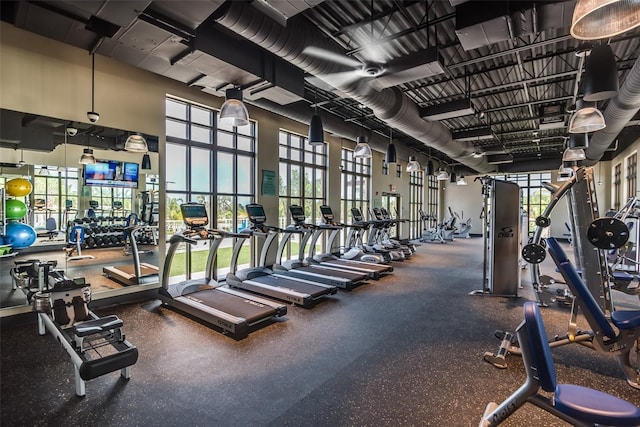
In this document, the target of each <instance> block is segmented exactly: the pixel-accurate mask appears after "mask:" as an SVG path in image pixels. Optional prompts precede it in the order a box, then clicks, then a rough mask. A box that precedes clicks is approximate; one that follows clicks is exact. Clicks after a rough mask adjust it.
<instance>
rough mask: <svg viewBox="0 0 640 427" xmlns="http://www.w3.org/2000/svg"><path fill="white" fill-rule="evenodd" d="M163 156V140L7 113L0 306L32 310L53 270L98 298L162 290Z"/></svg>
mask: <svg viewBox="0 0 640 427" xmlns="http://www.w3.org/2000/svg"><path fill="white" fill-rule="evenodd" d="M128 138H129V139H132V140H134V143H135V144H137V146H136V148H137V151H135V152H132V151H127V150H125V146H126V145H127V144H128V142H127V139H128ZM142 143H145V144H146V145H147V147H146V150H148V151H147V152H145V151H144V149H145V148H144V146H142V147H141V146H140V144H142ZM157 150H158V138H157V137H155V136H150V135H146V134H140V133H135V132H131V131H126V130H120V129H113V128H107V127H103V126H97V125H96V124H89V123H77V122H75V123H74V122H71V121H67V120H64V119H59V118H51V117H43V116H37V115H33V114H28V113H20V112H15V111H10V110H0V158H1V159H2V162H0V189H2V190H1V191H0V195H1V196H2V203H1V204H0V223H1V226H2V227H1V228H0V308H8V307H16V306H24V305H28V304H29V303H30V300H31V298H32V296H33V294H34V293H35V292H36V291H37V290H38V289H40V288H42V287H43V286H46V283H44V282H45V281H44V280H42V276H41V277H40V278H39V277H38V275H42V274H43V273H44V272H45V271H46V269H58V270H61V271H62V272H64V275H65V276H66V277H68V278H71V279H82V278H83V279H84V280H85V281H86V282H87V283H89V284H91V289H92V292H93V294H94V298H100V297H104V296H112V295H118V294H121V293H129V292H134V291H136V290H141V287H142V286H155V285H156V284H157V282H158V275H157V266H158V265H159V261H160V257H159V254H158V245H157V242H158V239H159V237H160V236H159V230H158V227H157V223H158V217H159V204H158V200H157V195H158V191H159V179H158V175H157V170H158V164H157V163H158V161H157ZM154 163H155V164H154ZM136 249H137V251H136ZM136 255H137V256H136ZM136 259H137V262H135V260H136ZM136 266H137V268H136Z"/></svg>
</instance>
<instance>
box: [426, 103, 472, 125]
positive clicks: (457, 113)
mask: <svg viewBox="0 0 640 427" xmlns="http://www.w3.org/2000/svg"><path fill="white" fill-rule="evenodd" d="M475 113H476V111H475V110H474V108H473V104H472V103H471V99H469V98H466V99H458V100H456V101H450V102H443V103H441V104H436V105H430V106H428V107H423V108H421V109H420V117H422V118H425V119H429V120H445V119H452V118H454V117H462V116H468V115H470V114H475Z"/></svg>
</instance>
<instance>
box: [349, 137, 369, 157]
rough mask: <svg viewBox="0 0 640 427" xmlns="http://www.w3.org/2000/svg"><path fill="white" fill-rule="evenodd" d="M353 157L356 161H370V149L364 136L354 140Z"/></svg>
mask: <svg viewBox="0 0 640 427" xmlns="http://www.w3.org/2000/svg"><path fill="white" fill-rule="evenodd" d="M353 157H355V158H356V159H370V158H371V147H370V146H369V142H368V141H367V137H366V136H359V137H357V138H356V148H354V149H353Z"/></svg>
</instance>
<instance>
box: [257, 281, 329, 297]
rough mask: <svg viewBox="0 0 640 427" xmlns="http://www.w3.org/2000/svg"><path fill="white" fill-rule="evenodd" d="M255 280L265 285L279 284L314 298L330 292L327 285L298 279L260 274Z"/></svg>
mask: <svg viewBox="0 0 640 427" xmlns="http://www.w3.org/2000/svg"><path fill="white" fill-rule="evenodd" d="M253 280H255V281H257V282H259V283H264V284H265V285H271V286H277V287H281V288H286V289H290V290H292V291H295V292H300V293H303V294H308V295H311V296H312V297H314V298H315V297H317V296H320V295H325V294H327V293H329V290H328V289H327V288H326V287H323V286H316V285H312V284H310V283H304V282H299V281H297V280H289V279H285V278H283V277H273V276H260V277H257V278H255V279H253Z"/></svg>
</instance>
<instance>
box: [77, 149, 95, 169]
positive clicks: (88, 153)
mask: <svg viewBox="0 0 640 427" xmlns="http://www.w3.org/2000/svg"><path fill="white" fill-rule="evenodd" d="M79 163H80V164H81V165H93V164H95V163H96V158H95V157H93V149H91V148H85V149H84V150H82V156H80V162H79Z"/></svg>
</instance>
